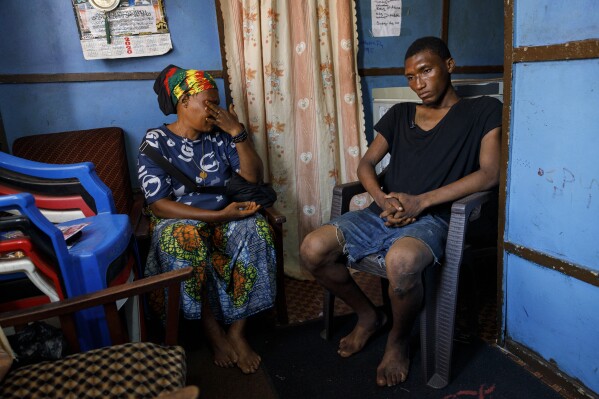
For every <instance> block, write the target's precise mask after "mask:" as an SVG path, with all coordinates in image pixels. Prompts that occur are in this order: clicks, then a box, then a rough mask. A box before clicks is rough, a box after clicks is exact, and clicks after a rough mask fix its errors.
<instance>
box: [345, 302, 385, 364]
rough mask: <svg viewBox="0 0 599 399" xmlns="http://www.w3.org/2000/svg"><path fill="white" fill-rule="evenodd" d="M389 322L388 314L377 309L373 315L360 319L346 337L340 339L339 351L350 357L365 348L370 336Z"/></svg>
mask: <svg viewBox="0 0 599 399" xmlns="http://www.w3.org/2000/svg"><path fill="white" fill-rule="evenodd" d="M385 324H387V315H385V313H383V312H379V311H375V312H374V314H373V316H371V317H363V318H360V319H358V323H357V324H356V326H355V327H354V329H353V330H352V332H350V333H349V334H348V335H346V336H345V337H343V338H341V340H340V341H339V349H338V350H337V353H338V354H339V356H341V357H350V356H351V355H353V354H354V353H357V352H359V351H361V350H362V348H364V345H366V343H367V342H368V340H369V339H370V337H372V336H373V335H374V333H376V332H377V331H379V330H380V329H381V328H383V327H384V326H385Z"/></svg>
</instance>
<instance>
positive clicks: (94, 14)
mask: <svg viewBox="0 0 599 399" xmlns="http://www.w3.org/2000/svg"><path fill="white" fill-rule="evenodd" d="M72 1H73V8H74V10H75V18H76V19H77V26H78V28H79V39H80V41H81V48H82V50H83V57H84V58H85V59H86V60H97V59H105V58H131V57H146V56H152V55H161V54H165V53H167V52H168V51H169V50H171V49H172V48H173V44H172V42H171V35H170V32H169V30H168V25H167V23H166V16H165V14H164V4H163V0H121V3H120V5H119V6H118V7H117V8H116V9H115V10H113V11H109V12H107V13H104V12H102V11H99V10H97V9H95V8H94V7H92V5H91V4H90V3H89V1H88V0H72ZM105 18H106V19H107V20H108V23H106V19H105Z"/></svg>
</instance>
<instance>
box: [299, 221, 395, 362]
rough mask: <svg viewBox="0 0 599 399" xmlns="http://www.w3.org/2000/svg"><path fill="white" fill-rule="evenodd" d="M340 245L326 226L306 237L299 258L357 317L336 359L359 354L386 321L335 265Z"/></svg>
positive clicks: (337, 233) (333, 230)
mask: <svg viewBox="0 0 599 399" xmlns="http://www.w3.org/2000/svg"><path fill="white" fill-rule="evenodd" d="M343 245H344V239H343V237H342V234H341V231H339V230H338V229H337V228H336V227H335V226H331V225H325V226H322V227H320V228H319V229H317V230H315V231H313V232H311V233H310V234H308V235H307V236H306V238H305V239H304V241H303V242H302V246H301V249H300V254H301V257H302V260H303V261H304V266H305V267H306V268H307V269H308V271H309V272H310V273H311V274H312V275H313V276H314V278H315V279H316V281H317V282H318V283H319V284H320V285H322V286H323V287H325V288H326V289H328V290H329V291H331V292H332V293H333V294H334V295H335V296H337V297H339V298H341V299H342V300H343V301H345V303H347V304H348V305H349V306H350V307H351V308H352V309H353V310H354V311H355V312H356V314H357V316H358V323H357V324H356V326H355V327H354V330H353V331H352V332H351V333H350V334H349V335H347V336H346V337H344V338H342V339H341V341H340V343H339V350H338V353H339V355H341V356H343V357H348V356H351V355H352V354H354V353H356V352H358V351H360V350H361V349H362V348H363V347H364V345H365V344H366V342H367V341H368V339H369V338H370V337H371V336H372V334H374V333H375V332H376V331H377V330H378V329H379V328H380V327H381V326H382V325H383V324H384V323H385V321H386V320H385V316H384V314H382V313H381V314H379V313H378V312H377V311H376V308H375V306H374V305H373V303H372V302H371V301H370V299H368V297H367V296H366V295H365V294H364V292H362V290H361V289H360V287H358V285H357V284H356V282H355V281H354V279H353V278H352V277H351V275H350V274H349V271H348V270H347V267H346V266H345V265H344V264H341V263H338V259H339V257H340V256H341V254H342V251H343Z"/></svg>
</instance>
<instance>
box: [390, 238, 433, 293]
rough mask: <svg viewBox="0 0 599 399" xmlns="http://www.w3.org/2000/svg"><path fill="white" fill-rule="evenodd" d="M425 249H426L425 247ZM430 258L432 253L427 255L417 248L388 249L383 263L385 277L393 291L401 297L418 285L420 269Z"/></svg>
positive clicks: (420, 276) (420, 277) (420, 274)
mask: <svg viewBox="0 0 599 399" xmlns="http://www.w3.org/2000/svg"><path fill="white" fill-rule="evenodd" d="M425 251H428V249H426V248H425ZM429 252H430V251H429ZM431 259H432V255H430V256H428V254H426V253H423V252H422V250H420V249H418V248H416V249H413V250H412V249H410V248H404V250H397V251H389V253H388V254H387V257H386V258H385V263H386V266H387V278H388V279H389V285H390V287H391V289H392V290H393V292H394V293H395V294H396V295H397V296H399V297H400V298H402V297H404V296H406V295H407V294H409V293H410V292H411V291H412V290H413V289H414V288H416V287H418V286H419V285H420V284H421V282H422V281H421V279H422V271H423V270H424V268H425V267H426V266H427V265H428V264H429V263H430V262H431Z"/></svg>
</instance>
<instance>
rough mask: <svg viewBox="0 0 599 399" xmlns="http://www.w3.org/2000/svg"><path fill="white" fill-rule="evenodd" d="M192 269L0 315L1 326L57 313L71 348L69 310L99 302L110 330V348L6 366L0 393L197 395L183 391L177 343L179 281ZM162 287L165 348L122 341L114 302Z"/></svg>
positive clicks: (74, 341) (33, 395)
mask: <svg viewBox="0 0 599 399" xmlns="http://www.w3.org/2000/svg"><path fill="white" fill-rule="evenodd" d="M191 273H192V269H191V267H189V268H186V269H179V270H175V271H171V272H168V273H164V274H161V275H159V276H154V277H149V278H144V279H141V280H136V281H134V282H131V283H126V284H123V285H119V286H115V287H109V288H106V289H104V290H102V291H98V292H95V293H92V294H86V295H81V296H78V297H74V298H68V299H65V300H62V301H60V302H53V303H49V304H44V305H40V306H37V307H32V308H28V309H24V310H19V311H13V312H6V313H3V314H0V326H2V327H3V328H6V327H8V326H13V325H24V324H26V323H29V322H32V321H39V320H45V319H48V318H53V317H59V318H60V322H61V328H62V330H63V332H64V335H65V337H66V338H67V341H68V342H69V345H70V346H71V348H74V351H75V352H76V351H77V350H78V340H77V337H76V330H75V329H74V328H73V327H74V325H73V320H72V317H71V315H72V313H73V312H77V311H80V310H82V309H85V308H89V307H94V306H103V307H104V309H105V311H106V314H107V315H110V316H108V320H109V327H110V333H111V336H112V339H113V342H114V343H115V346H108V347H104V348H100V349H94V350H91V351H88V352H84V353H75V354H71V355H69V356H67V357H66V358H64V359H60V360H54V361H45V362H41V363H36V364H32V365H28V366H24V367H21V368H17V369H15V370H11V371H10V372H9V373H8V375H6V377H5V378H4V381H3V382H2V384H1V386H0V397H2V398H22V397H28V398H37V397H76V398H83V397H86V398H104V397H136V398H154V397H157V396H158V395H160V398H196V397H197V396H198V389H197V388H196V387H187V388H185V389H183V387H184V385H185V378H186V363H185V352H184V350H183V348H181V347H180V346H176V343H177V335H178V323H179V298H180V284H181V282H182V281H184V280H185V279H187V278H189V276H190V275H191ZM163 288H167V289H168V292H169V294H168V304H167V319H166V326H167V327H168V328H166V333H165V345H167V346H163V345H159V344H155V343H150V342H135V343H126V341H127V337H126V333H124V331H125V330H124V329H123V326H122V323H121V319H120V317H119V315H118V313H117V309H116V305H115V301H117V300H119V299H122V298H128V297H132V296H135V295H141V294H144V293H147V292H150V291H153V290H156V289H163ZM2 346H3V345H0V349H2ZM163 395H164V396H163Z"/></svg>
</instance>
